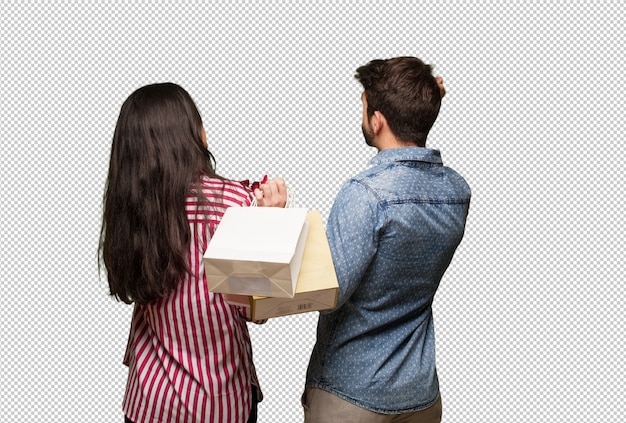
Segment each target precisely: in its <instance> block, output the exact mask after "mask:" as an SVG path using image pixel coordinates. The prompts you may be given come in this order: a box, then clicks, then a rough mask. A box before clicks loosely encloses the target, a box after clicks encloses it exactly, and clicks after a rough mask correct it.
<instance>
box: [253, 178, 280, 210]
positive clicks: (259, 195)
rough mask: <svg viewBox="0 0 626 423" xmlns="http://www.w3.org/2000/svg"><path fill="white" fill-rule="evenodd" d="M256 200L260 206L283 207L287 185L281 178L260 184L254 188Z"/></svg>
mask: <svg viewBox="0 0 626 423" xmlns="http://www.w3.org/2000/svg"><path fill="white" fill-rule="evenodd" d="M254 196H255V197H256V202H257V204H258V205H259V206H260V207H285V204H287V185H285V180H284V179H283V178H275V179H272V180H271V181H267V182H266V183H264V184H260V185H259V188H256V189H255V190H254Z"/></svg>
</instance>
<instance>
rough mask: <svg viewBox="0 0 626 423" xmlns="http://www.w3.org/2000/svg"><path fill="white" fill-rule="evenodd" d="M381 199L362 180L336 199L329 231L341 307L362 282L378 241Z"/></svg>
mask: <svg viewBox="0 0 626 423" xmlns="http://www.w3.org/2000/svg"><path fill="white" fill-rule="evenodd" d="M377 225H378V210H377V202H376V201H375V199H374V198H373V197H372V195H371V193H369V191H368V190H367V188H365V187H364V186H363V185H361V184H360V183H358V182H355V181H350V182H348V183H347V184H346V185H344V186H343V188H342V189H341V191H340V192H339V194H338V195H337V198H336V199H335V202H334V203H333V206H332V209H331V211H330V215H329V216H328V221H327V223H326V235H327V237H328V242H329V244H330V251H331V253H332V256H333V263H334V264H335V270H336V272H337V279H338V281H339V296H338V298H337V306H336V307H337V308H338V307H340V306H342V305H343V304H344V303H345V302H346V301H347V300H348V299H349V298H350V297H351V296H352V294H353V293H354V291H355V290H356V289H357V287H358V286H359V284H360V282H361V280H362V278H363V276H364V275H365V272H366V271H367V269H368V267H369V265H370V262H371V261H372V259H373V257H374V254H375V253H376V250H377V245H378V228H377Z"/></svg>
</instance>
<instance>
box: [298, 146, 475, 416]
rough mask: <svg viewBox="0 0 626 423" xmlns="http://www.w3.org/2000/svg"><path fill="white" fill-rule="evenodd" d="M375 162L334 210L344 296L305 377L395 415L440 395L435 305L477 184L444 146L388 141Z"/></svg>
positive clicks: (323, 320)
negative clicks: (445, 157) (450, 160)
mask: <svg viewBox="0 0 626 423" xmlns="http://www.w3.org/2000/svg"><path fill="white" fill-rule="evenodd" d="M371 164H372V165H373V167H371V168H370V169H368V170H366V171H364V172H362V173H361V174H359V175H357V176H355V177H353V178H352V179H350V180H349V181H348V182H347V183H346V184H345V185H344V186H343V187H342V188H341V190H340V192H339V194H338V195H337V198H336V199H335V202H334V204H333V206H332V209H331V211H330V215H329V217H328V221H327V224H326V234H327V236H328V241H329V243H330V248H331V252H332V256H333V261H334V263H335V268H336V271H337V277H338V280H339V297H338V300H337V307H336V308H335V309H333V310H331V311H328V312H322V313H320V316H319V322H318V328H317V342H316V344H315V347H314V348H313V352H312V355H311V361H310V363H309V368H308V371H307V380H306V386H307V387H316V388H321V389H324V390H326V391H329V392H331V393H333V394H335V395H337V396H339V397H341V398H343V399H345V400H347V401H350V402H351V403H354V404H356V405H358V406H360V407H362V408H366V409H368V410H371V411H375V412H379V413H388V414H396V413H404V412H409V411H416V410H420V409H423V408H426V407H429V406H430V405H432V404H433V403H434V402H435V401H436V400H437V398H438V396H439V383H438V380H437V372H436V368H435V334H434V329H433V316H432V308H431V306H432V302H433V297H434V295H435V292H436V291H437V287H438V286H439V282H440V280H441V277H442V276H443V274H444V272H445V270H446V268H447V267H448V265H449V264H450V261H451V260H452V256H453V254H454V251H455V249H456V247H457V246H458V245H459V243H460V242H461V238H462V237H463V233H464V229H465V220H466V217H467V213H468V209H469V201H470V188H469V186H468V185H467V183H466V182H465V180H464V179H463V178H462V177H461V176H460V175H459V174H458V173H456V172H455V171H453V170H452V169H450V168H447V167H445V166H443V163H442V161H441V155H440V153H439V151H438V150H433V149H429V148H419V147H403V148H395V149H389V150H384V151H381V152H379V153H378V154H377V155H376V156H375V157H374V158H373V159H372V161H371Z"/></svg>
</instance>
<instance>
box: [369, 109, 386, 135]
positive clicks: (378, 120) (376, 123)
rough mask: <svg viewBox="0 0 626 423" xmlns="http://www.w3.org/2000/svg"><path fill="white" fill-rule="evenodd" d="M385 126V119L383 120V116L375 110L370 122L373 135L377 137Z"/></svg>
mask: <svg viewBox="0 0 626 423" xmlns="http://www.w3.org/2000/svg"><path fill="white" fill-rule="evenodd" d="M386 125H387V119H385V115H383V114H382V113H380V112H379V111H378V110H376V111H375V112H374V114H373V115H372V118H371V120H370V127H371V128H372V131H373V132H374V134H376V135H378V134H379V133H380V131H382V130H383V128H384V127H385V126H386Z"/></svg>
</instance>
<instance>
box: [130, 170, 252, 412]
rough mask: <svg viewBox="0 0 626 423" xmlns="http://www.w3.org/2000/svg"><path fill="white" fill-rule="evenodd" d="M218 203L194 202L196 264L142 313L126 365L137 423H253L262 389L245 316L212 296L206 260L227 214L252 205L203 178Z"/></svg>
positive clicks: (244, 195)
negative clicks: (255, 395)
mask: <svg viewBox="0 0 626 423" xmlns="http://www.w3.org/2000/svg"><path fill="white" fill-rule="evenodd" d="M202 192H203V193H204V195H205V196H206V198H208V199H209V202H210V203H211V205H210V206H208V205H200V204H199V202H198V199H197V198H196V196H195V195H194V196H189V197H188V198H187V203H186V210H187V218H188V220H189V225H190V228H191V235H192V238H191V239H192V241H191V242H190V246H189V265H190V268H191V270H192V273H193V274H192V275H189V274H188V275H185V276H184V277H183V278H182V280H180V281H179V283H178V286H177V288H176V290H175V291H173V292H172V293H171V294H170V295H169V296H167V297H165V298H162V299H161V300H159V301H157V302H156V303H155V304H152V305H148V306H137V305H136V306H135V309H134V310H133V318H132V322H131V327H130V335H129V339H128V345H127V347H126V354H125V356H124V364H126V365H127V366H128V381H127V384H126V393H125V396H124V402H123V410H124V413H125V414H126V416H128V418H130V419H131V420H132V421H134V422H135V423H147V422H150V423H156V422H159V423H170V422H171V423H173V422H176V423H183V422H185V423H187V422H189V423H191V422H194V423H196V422H197V423H200V422H202V423H218V422H219V423H233V422H246V421H247V420H248V417H249V414H250V406H251V402H250V401H251V398H250V390H251V388H252V386H253V385H255V386H258V380H257V376H256V372H255V369H254V364H253V363H252V348H251V345H250V336H249V334H248V328H247V326H246V320H247V317H246V316H245V315H244V310H243V309H239V308H237V307H233V306H231V305H229V304H228V303H226V302H225V301H224V299H223V297H222V295H220V294H214V293H212V292H209V289H208V286H207V283H206V279H205V277H204V266H203V263H202V255H203V253H204V251H205V249H206V246H207V244H208V241H209V239H210V237H211V235H212V234H213V233H214V231H215V228H216V227H217V225H218V224H219V222H220V220H221V218H222V216H223V215H224V211H225V210H226V208H228V207H232V206H235V207H236V206H249V205H250V204H251V200H252V199H251V196H250V194H249V193H248V192H247V191H246V190H245V189H244V188H243V187H242V186H241V185H239V184H237V183H234V182H229V181H222V180H218V179H210V178H203V180H202Z"/></svg>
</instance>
